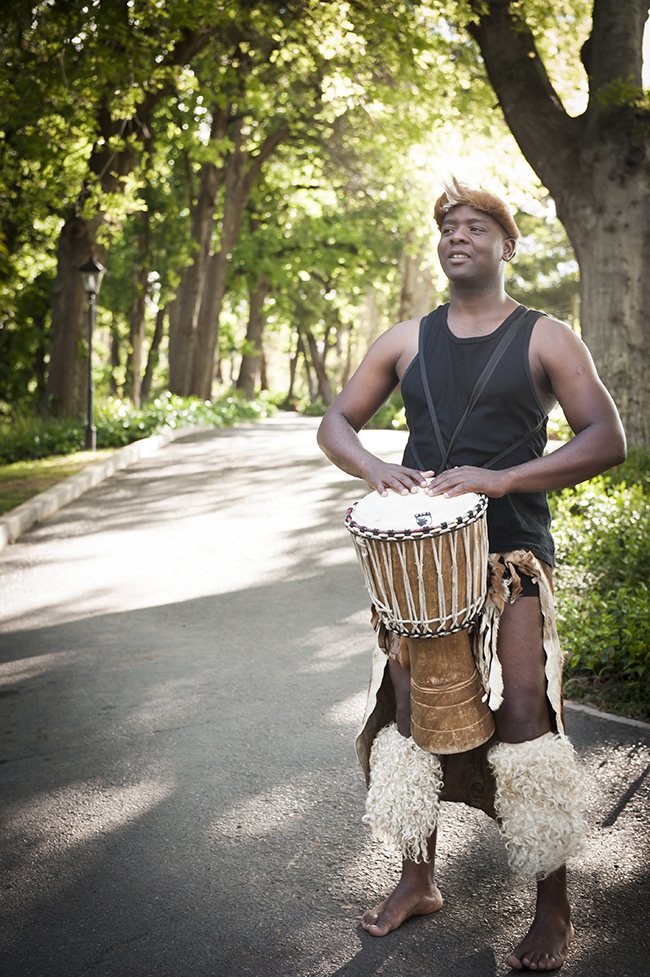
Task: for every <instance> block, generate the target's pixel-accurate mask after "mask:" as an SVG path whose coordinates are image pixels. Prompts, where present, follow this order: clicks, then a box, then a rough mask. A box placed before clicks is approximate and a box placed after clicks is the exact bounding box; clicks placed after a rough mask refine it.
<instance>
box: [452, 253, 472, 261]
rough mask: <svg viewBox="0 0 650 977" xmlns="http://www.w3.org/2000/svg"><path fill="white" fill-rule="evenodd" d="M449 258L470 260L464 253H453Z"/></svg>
mask: <svg viewBox="0 0 650 977" xmlns="http://www.w3.org/2000/svg"><path fill="white" fill-rule="evenodd" d="M449 258H450V260H451V259H452V258H469V255H468V254H465V252H464V251H452V252H451V254H450V255H449Z"/></svg>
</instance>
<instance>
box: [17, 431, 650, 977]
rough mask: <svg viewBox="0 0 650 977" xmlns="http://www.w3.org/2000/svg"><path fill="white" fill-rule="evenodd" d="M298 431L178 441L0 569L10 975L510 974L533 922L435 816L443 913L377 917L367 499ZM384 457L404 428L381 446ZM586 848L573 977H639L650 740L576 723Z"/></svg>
mask: <svg viewBox="0 0 650 977" xmlns="http://www.w3.org/2000/svg"><path fill="white" fill-rule="evenodd" d="M315 429H316V422H315V421H313V420H311V419H308V418H300V417H296V416H293V415H290V416H287V415H281V416H279V417H277V418H274V419H271V420H269V421H265V422H261V423H259V424H256V425H249V426H245V427H241V428H238V429H236V430H230V431H221V432H214V431H208V432H202V433H198V434H195V435H193V436H191V437H189V438H186V439H183V440H179V441H176V442H174V443H173V444H169V445H167V446H166V447H164V448H163V449H162V450H160V451H159V452H158V453H157V454H156V455H154V456H152V457H149V458H143V459H142V460H140V461H138V462H136V463H135V464H133V465H132V466H131V467H129V468H127V469H125V470H124V471H122V472H120V473H118V474H115V475H114V476H113V477H111V478H109V479H108V480H107V481H105V482H103V483H102V484H101V485H99V486H98V487H96V488H93V489H92V490H91V491H89V492H87V493H86V494H85V495H83V496H82V497H81V498H79V499H77V500H76V501H74V502H72V503H71V504H70V505H68V506H66V507H65V508H63V509H61V511H60V512H58V513H57V514H56V515H53V516H51V517H49V518H48V519H47V520H46V521H44V522H42V523H40V524H38V525H37V526H35V527H34V528H33V529H31V530H30V531H28V532H27V533H25V534H24V535H23V536H21V537H20V538H19V540H18V541H17V542H16V543H13V544H11V545H9V546H7V547H6V548H5V549H4V550H3V551H2V552H1V553H0V618H1V623H0V730H1V732H2V740H1V741H0V749H1V753H0V759H1V760H2V761H3V762H2V764H1V765H0V851H1V856H0V857H1V859H2V879H1V884H0V893H1V895H0V898H1V901H2V909H3V924H2V933H1V936H0V973H1V974H2V975H3V977H4V975H7V977H87V975H88V977H208V975H210V977H212V975H214V977H245V975H253V977H338V975H344V974H345V975H349V977H370V975H377V977H380V975H381V977H493V975H497V974H506V973H508V971H507V968H504V966H503V963H502V961H503V959H504V957H505V955H506V954H507V953H508V952H509V950H510V949H511V947H512V945H513V944H514V943H516V942H517V940H518V938H519V937H520V935H521V934H522V931H523V929H524V927H525V925H526V920H527V918H528V916H529V914H530V908H531V893H530V886H529V885H527V884H525V883H522V882H519V881H513V880H509V879H508V877H507V868H506V863H505V858H504V853H503V849H502V845H501V843H500V841H499V838H498V835H497V832H496V828H495V826H494V824H493V823H492V822H491V821H489V820H488V819H487V818H485V817H484V816H483V815H481V814H479V813H477V812H473V811H471V810H469V809H466V808H464V807H462V806H460V805H444V811H443V821H442V827H441V831H440V836H441V837H440V850H441V854H440V859H439V878H440V885H441V888H442V889H443V893H444V895H445V897H446V904H445V907H444V908H443V910H442V911H441V912H440V913H439V914H437V916H436V917H435V918H428V919H427V918H421V919H417V920H412V921H410V922H409V923H408V924H406V925H405V926H404V927H403V928H402V929H401V930H399V931H398V932H396V933H394V934H391V935H390V936H388V937H386V938H384V939H379V940H378V939H374V938H373V937H371V936H368V935H367V934H366V933H364V932H363V931H362V930H361V929H360V928H359V927H358V918H359V915H360V913H361V911H362V910H363V909H364V908H365V907H367V906H368V905H369V904H372V903H373V902H374V901H376V900H377V899H378V898H379V897H380V896H381V895H382V894H383V893H385V892H386V891H388V890H389V888H390V887H391V885H392V884H393V883H394V881H395V878H396V871H397V864H396V859H395V857H394V856H392V855H391V854H390V853H389V852H387V851H386V850H384V849H380V848H377V847H376V846H374V845H373V844H372V842H371V840H370V838H369V836H368V834H367V832H366V830H365V829H364V827H363V825H362V824H361V815H362V813H363V801H364V787H363V783H362V779H361V777H360V772H359V770H358V768H357V764H356V759H355V757H354V752H353V745H352V744H353V737H354V733H355V730H356V727H357V724H358V721H359V718H360V714H361V710H362V706H363V700H364V692H365V687H366V683H367V678H368V668H369V655H370V650H371V644H372V642H371V638H370V633H369V628H368V624H367V609H366V608H367V597H366V594H365V591H364V589H363V584H362V579H361V575H360V571H359V569H358V567H357V565H356V562H355V557H354V552H353V549H352V544H351V542H350V540H349V539H348V538H347V534H346V533H345V531H344V529H343V528H342V518H343V515H344V512H345V509H346V507H347V506H348V505H349V504H350V503H351V502H352V501H354V500H355V499H356V498H358V497H359V496H360V495H361V494H363V488H362V486H360V484H359V483H358V482H355V481H354V480H353V479H349V478H347V477H346V476H345V475H343V474H342V473H341V472H339V471H338V470H336V469H335V468H333V467H331V466H330V465H328V464H327V463H326V462H325V460H324V459H323V458H322V457H321V456H320V454H319V453H318V451H317V449H316V447H315V441H314V434H315ZM364 437H366V439H367V442H368V443H369V444H370V446H371V447H373V449H374V450H378V451H381V452H382V453H383V454H384V455H385V456H390V457H395V458H397V457H398V456H399V453H400V450H401V445H402V436H401V435H399V434H396V433H394V432H367V434H366V435H364ZM568 726H569V731H570V732H571V734H572V736H573V738H574V740H575V743H576V746H577V747H578V749H579V751H580V754H581V756H582V759H583V762H584V765H585V770H586V778H585V793H586V794H587V796H588V799H589V811H590V814H589V817H590V827H591V833H590V844H589V851H588V853H587V856H586V858H585V859H584V860H583V861H582V862H581V863H580V865H579V866H576V867H575V868H574V869H573V870H572V873H571V877H572V890H573V895H574V904H575V919H576V928H577V931H578V940H577V944H576V949H575V951H574V952H573V954H572V955H571V956H570V958H569V961H568V963H567V965H566V966H565V968H564V970H563V974H565V975H566V977H647V974H648V972H649V966H648V950H649V946H648V925H647V912H648V905H650V883H649V872H648V861H649V855H648V835H649V834H650V827H649V824H650V819H649V814H650V798H649V782H650V777H649V776H648V773H649V771H650V733H649V730H648V728H647V727H643V726H640V725H637V726H635V725H630V724H625V723H621V722H615V721H611V720H609V719H606V718H602V717H599V716H596V715H592V714H589V713H584V712H579V711H575V710H570V711H569V712H568Z"/></svg>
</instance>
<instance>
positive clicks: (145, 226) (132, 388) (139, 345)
mask: <svg viewBox="0 0 650 977" xmlns="http://www.w3.org/2000/svg"><path fill="white" fill-rule="evenodd" d="M134 220H135V222H136V227H137V233H136V243H135V262H134V267H133V299H132V301H131V308H130V309H129V351H128V354H127V358H126V380H125V384H124V394H125V396H126V397H129V399H130V400H131V402H132V403H133V406H134V407H139V406H140V389H141V387H142V362H143V359H144V340H145V336H146V328H147V321H146V315H145V313H146V307H147V290H148V286H149V267H148V253H149V215H148V213H147V211H141V212H140V213H138V214H136V215H135V218H134Z"/></svg>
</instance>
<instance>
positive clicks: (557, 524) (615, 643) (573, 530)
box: [551, 453, 650, 718]
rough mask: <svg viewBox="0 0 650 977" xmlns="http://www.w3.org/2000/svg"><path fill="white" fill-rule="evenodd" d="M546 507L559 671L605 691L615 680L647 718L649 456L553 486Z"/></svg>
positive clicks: (649, 709) (649, 678)
mask: <svg viewBox="0 0 650 977" xmlns="http://www.w3.org/2000/svg"><path fill="white" fill-rule="evenodd" d="M551 508H552V512H553V516H554V525H553V534H554V537H555V541H556V544H557V562H558V567H557V570H556V575H555V577H556V604H557V611H558V630H559V633H560V641H561V643H562V646H563V648H564V650H565V652H566V655H567V664H566V672H565V674H566V677H567V679H568V680H571V679H578V680H579V679H581V678H582V679H585V678H590V679H592V680H593V681H594V682H595V683H596V684H598V683H600V686H601V687H602V689H601V691H602V690H605V691H606V692H607V693H608V694H609V695H610V697H611V693H612V688H613V687H615V686H617V687H618V690H617V692H616V695H615V696H614V698H618V699H619V700H621V699H625V700H626V701H627V703H628V705H627V706H626V711H628V712H630V711H632V712H634V713H635V714H637V715H639V716H643V717H644V718H650V592H649V590H648V581H649V580H650V459H649V458H648V456H647V455H643V454H640V453H636V454H634V455H633V456H632V457H631V458H630V459H629V460H628V461H627V462H626V463H625V465H621V466H620V467H619V469H618V470H617V471H613V472H608V473H607V474H606V475H604V476H599V477H598V478H594V479H591V480H590V481H588V482H585V483H583V484H582V485H579V486H577V487H576V488H574V489H565V490H563V491H562V492H556V493H553V494H552V495H551ZM623 686H625V692H624V695H622V691H621V690H622V687H623ZM576 688H577V686H576V685H575V684H573V685H571V694H573V693H574V692H575V691H576ZM592 691H593V689H592ZM606 700H607V696H605V701H606ZM612 701H613V700H612ZM630 702H632V705H630Z"/></svg>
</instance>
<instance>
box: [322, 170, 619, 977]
mask: <svg viewBox="0 0 650 977" xmlns="http://www.w3.org/2000/svg"><path fill="white" fill-rule="evenodd" d="M435 217H436V222H437V224H438V227H439V229H440V241H439V245H438V256H439V260H440V263H441V266H442V269H443V271H444V273H445V275H446V276H447V278H448V279H449V285H450V301H449V304H448V306H443V307H441V308H440V309H438V310H436V311H435V312H434V313H431V314H430V315H429V316H427V317H425V319H424V320H423V321H422V323H420V322H419V321H418V320H415V319H412V320H409V321H407V322H401V323H399V324H398V325H396V326H394V327H393V328H391V329H389V330H388V331H387V332H386V333H384V334H383V335H382V336H381V337H380V338H379V339H378V340H377V341H376V343H375V344H374V345H373V346H372V347H371V349H370V350H369V352H368V354H367V355H366V357H365V359H364V360H363V363H362V364H361V366H360V367H359V369H358V370H357V372H356V373H355V375H354V376H353V377H352V379H351V380H350V381H349V383H348V384H347V386H346V387H345V389H344V390H343V391H342V392H341V393H340V394H339V396H338V397H337V398H336V400H335V401H334V403H333V405H332V406H331V408H330V409H329V411H328V413H327V415H326V416H325V418H324V419H323V421H322V424H321V427H320V430H319V434H318V441H319V445H320V447H321V448H322V450H323V451H324V452H325V454H326V455H327V456H328V457H329V458H330V460H331V461H333V462H334V464H336V465H337V466H338V467H339V468H341V469H342V470H343V471H345V472H348V473H349V474H350V475H354V476H356V477H358V478H362V479H364V480H365V481H366V482H367V483H368V485H369V486H370V487H371V488H372V489H375V490H376V491H377V492H379V494H380V495H383V496H385V495H387V493H388V490H389V489H390V490H393V491H395V492H398V493H401V494H403V495H406V494H407V493H409V492H417V491H418V490H425V491H426V492H427V493H428V494H429V495H432V496H435V495H441V494H446V495H448V496H454V495H459V494H462V493H465V492H479V493H484V494H485V495H487V496H488V499H489V503H488V535H489V548H490V572H491V586H490V598H489V600H488V604H489V605H490V608H491V614H492V617H493V618H494V620H493V622H492V623H493V625H494V627H493V629H492V636H493V637H492V650H493V651H494V652H495V653H494V654H492V655H491V653H490V648H489V647H488V648H484V649H483V660H482V662H481V666H482V667H481V673H482V676H483V678H484V683H485V685H486V689H487V691H488V692H489V694H490V705H491V707H492V708H493V709H494V718H495V724H496V737H495V742H494V745H491V747H490V752H489V754H488V756H489V763H490V767H491V770H492V772H493V775H494V779H495V782H496V805H495V806H496V813H497V816H498V823H499V828H500V830H501V833H502V834H503V836H504V838H505V841H506V848H507V850H508V855H509V860H510V864H511V866H512V867H513V868H515V869H516V870H520V871H522V872H524V873H529V874H532V875H533V876H535V877H536V879H537V904H536V912H535V918H534V920H533V922H532V924H531V926H530V929H529V930H528V932H527V934H526V935H525V936H524V938H523V940H522V941H521V942H520V943H519V944H518V946H516V947H515V948H514V950H513V952H512V953H511V954H510V956H509V957H508V960H507V963H508V965H509V966H510V967H514V968H517V969H521V968H529V969H531V970H540V971H541V970H552V969H555V968H557V967H560V966H562V964H563V963H564V960H565V959H566V956H567V952H568V949H569V944H570V942H571V939H572V936H573V927H572V924H571V919H570V909H569V901H568V894H567V885H566V867H565V864H564V862H565V860H566V858H567V857H568V856H570V855H573V854H576V853H577V852H578V851H579V850H580V848H581V844H582V834H583V829H584V822H583V819H582V815H581V812H580V803H579V802H580V784H579V779H578V774H577V769H576V767H575V763H574V758H573V755H572V747H571V744H570V743H569V741H568V740H567V738H566V736H565V734H564V727H563V718H562V703H561V655H560V651H559V647H558V644H557V634H556V631H555V625H554V621H553V611H552V597H551V583H550V580H551V569H550V567H551V565H552V564H553V562H554V556H553V552H554V551H553V542H552V538H551V536H550V531H549V527H550V517H549V514H548V506H547V503H546V492H547V491H548V490H551V489H560V488H564V487H566V486H569V485H574V484H576V483H578V482H580V481H583V480H584V479H587V478H590V477H592V476H594V475H596V474H598V473H600V472H602V471H605V470H606V469H608V468H610V467H612V466H613V465H616V464H618V463H620V462H621V461H622V460H623V458H624V457H625V436H624V432H623V429H622V425H621V422H620V419H619V416H618V413H617V410H616V407H615V405H614V403H613V401H612V399H611V397H610V396H609V394H608V392H607V390H606V389H605V387H604V386H603V384H602V383H601V381H600V379H599V377H598V375H597V373H596V370H595V367H594V364H593V361H592V359H591V356H590V354H589V352H588V350H587V348H586V347H585V345H584V344H583V343H582V341H581V340H580V339H579V338H578V337H577V336H576V335H575V333H573V332H572V330H571V329H569V328H568V327H567V326H566V325H564V324H563V323H561V322H559V321H557V320H556V319H553V318H550V317H548V316H546V315H544V314H541V313H533V312H531V311H529V310H525V309H523V307H521V306H519V305H518V303H517V302H516V301H515V300H514V299H512V298H511V297H510V296H509V295H508V294H507V293H506V291H505V287H504V270H505V265H506V262H508V261H510V260H511V258H513V256H514V254H515V250H516V243H517V238H518V236H519V231H518V228H517V226H516V224H515V221H514V219H513V217H512V215H511V213H510V212H509V210H508V208H507V206H506V204H505V203H504V202H503V201H502V200H501V199H500V198H499V197H496V196H495V195H493V194H490V193H487V192H485V191H482V190H474V189H471V188H469V187H467V186H464V185H461V184H459V183H458V182H457V181H456V180H454V181H453V182H452V184H451V185H450V186H448V187H447V188H445V192H444V193H443V194H442V196H441V197H440V198H439V199H438V201H437V202H436V205H435ZM506 333H507V334H508V335H509V338H508V340H505V339H503V337H504V335H505V334H506ZM502 339H503V343H502ZM501 346H504V347H505V351H504V350H503V349H500V351H499V353H496V349H497V347H501ZM493 355H494V356H495V357H496V358H497V363H496V366H494V367H493V369H492V373H491V375H490V376H489V378H488V379H487V380H486V382H485V385H484V387H483V389H482V390H481V391H480V392H479V394H478V395H477V396H475V397H474V400H475V403H474V406H473V408H472V410H471V411H470V412H469V415H468V416H467V417H466V418H465V419H464V422H463V423H462V424H460V425H459V423H458V422H459V420H460V418H461V416H462V414H463V412H464V410H465V408H466V406H467V401H468V399H470V397H472V394H474V393H475V389H474V384H475V383H476V381H477V379H478V378H479V376H480V375H481V373H482V371H483V370H484V368H485V367H486V364H487V363H488V362H489V361H490V360H491V357H493ZM499 356H500V359H499V358H498V357H499ZM398 384H399V385H400V386H401V391H402V396H403V399H404V403H405V407H406V415H407V422H408V427H409V432H410V437H409V443H408V446H407V449H406V452H405V455H404V458H403V464H401V465H396V464H387V463H385V462H383V461H382V460H381V459H379V458H377V457H376V456H374V455H372V454H371V453H370V452H369V451H367V450H366V449H365V448H364V447H363V446H362V444H361V441H360V439H359V437H358V432H359V431H360V430H361V428H363V426H364V425H365V424H366V423H367V422H368V421H369V420H370V418H371V417H372V416H373V414H374V413H375V412H376V411H377V410H378V409H379V407H380V406H381V405H382V404H383V403H384V402H385V400H386V399H387V398H388V396H389V395H390V394H391V392H392V391H393V390H394V388H395V387H396V385H398ZM427 386H428V387H429V391H428V392H427V390H426V387H427ZM427 399H429V400H430V401H432V403H431V404H429V403H428V400H427ZM556 402H559V403H560V405H561V406H562V408H563V410H564V414H565V416H566V418H567V421H568V423H569V425H570V427H571V429H572V431H573V432H574V437H573V438H572V440H570V441H568V442H567V443H566V444H564V445H563V446H562V447H560V448H558V449H557V450H555V451H553V452H552V453H549V454H548V455H544V454H543V451H544V446H545V443H546V427H545V419H546V416H547V415H548V412H549V411H550V410H551V409H552V407H553V406H554V405H555V403H556ZM434 415H435V416H434ZM436 425H438V427H439V432H440V434H439V435H438V434H436V433H435V432H436ZM457 429H459V430H457ZM450 448H451V450H449V449H450ZM445 454H448V457H447V458H445V457H444V456H445ZM425 487H426V488H425ZM497 619H498V620H497ZM497 624H498V630H497V628H496V625H497ZM495 634H496V635H497V637H494V635H495ZM489 643H490V642H489V641H488V645H489ZM382 644H383V648H384V651H385V652H387V655H384V656H383V658H382V656H381V655H380V656H379V657H380V659H381V660H380V663H379V669H380V671H381V670H383V669H384V667H385V668H387V669H388V673H389V675H390V680H391V682H392V686H393V691H394V701H395V715H394V717H393V718H394V720H395V722H394V723H393V724H390V725H386V724H385V725H384V728H383V729H381V730H380V731H379V732H378V733H377V735H374V734H373V735H372V739H373V743H372V752H371V753H370V760H369V769H370V773H369V785H370V787H369V793H368V808H367V815H366V820H368V821H369V822H370V824H371V826H373V827H375V828H377V829H378V830H379V831H380V832H381V831H382V824H384V822H385V818H384V814H385V811H384V810H383V808H381V805H382V804H383V803H384V801H385V796H384V795H385V794H386V791H388V794H389V795H390V796H389V797H388V803H389V806H390V809H391V818H392V820H391V826H392V827H391V828H390V830H391V831H393V834H394V837H395V840H396V842H397V844H398V846H399V847H401V850H402V858H403V862H402V866H403V867H402V875H401V878H400V881H399V883H398V885H397V887H396V888H395V890H394V891H393V892H392V893H391V895H390V896H389V897H388V898H387V899H386V900H385V901H384V902H382V903H381V904H380V905H379V906H377V907H376V908H375V909H373V910H371V911H369V912H367V913H365V915H364V916H363V919H362V925H363V927H364V928H365V929H366V930H367V931H368V932H369V933H371V934H372V935H374V936H384V935H385V934H386V933H388V932H390V931H391V930H393V929H395V928H396V927H398V926H399V925H400V924H401V923H402V922H403V921H404V920H405V919H407V918H409V917H410V916H413V915H424V914H427V913H433V912H435V911H436V910H438V909H439V908H440V907H441V905H442V896H441V894H440V891H439V890H438V888H437V886H436V885H435V882H434V874H433V872H434V856H435V842H436V832H435V817H436V814H435V812H437V805H438V799H439V793H440V791H439V787H440V776H439V775H440V772H441V770H440V767H439V765H438V766H436V764H437V763H438V761H437V758H436V757H435V756H434V755H433V754H426V753H425V751H422V750H419V748H418V747H417V746H415V744H414V743H413V740H412V739H411V738H410V700H409V688H410V679H409V673H408V669H407V668H406V667H404V666H405V664H406V663H405V662H404V660H403V658H401V657H400V653H399V651H398V650H397V642H396V641H394V640H391V636H390V635H388V637H386V635H384V640H383V642H382ZM380 684H381V683H380V681H376V680H375V677H373V681H372V683H371V690H372V689H373V688H374V690H375V691H374V692H373V693H372V695H373V696H375V698H376V695H377V694H378V693H377V689H378V687H379V685H380ZM382 687H383V686H382ZM391 702H392V699H391ZM373 707H374V699H373V702H372V703H370V705H369V708H368V709H367V711H366V718H367V717H368V716H369V714H370V712H371V711H372V708H373ZM407 754H408V755H407ZM413 754H415V755H416V757H417V762H418V763H421V764H423V766H426V765H427V764H429V767H430V772H429V773H427V774H426V777H425V780H426V778H427V777H428V778H429V779H428V781H427V783H429V784H430V786H428V787H426V788H425V787H422V788H421V790H422V791H423V792H424V793H423V797H422V801H423V803H422V805H420V806H421V807H424V808H425V809H427V810H428V812H429V817H428V820H427V819H425V820H424V821H423V825H425V827H422V825H421V826H420V827H419V828H417V830H419V831H420V832H421V834H422V837H423V838H424V839H425V840H424V842H423V843H421V845H420V850H419V852H415V853H414V851H413V847H412V844H411V843H410V842H409V843H408V844H406V843H404V838H406V837H409V838H411V837H412V830H411V827H412V826H411V825H401V824H399V823H397V822H399V819H400V817H402V818H403V819H406V818H407V815H406V814H404V815H401V814H400V813H399V812H400V811H401V810H406V807H405V806H403V805H402V801H403V797H402V795H403V794H404V784H403V780H404V778H405V777H406V776H407V775H406V774H405V773H404V771H406V770H410V769H411V767H410V766H409V764H410V763H411V760H412V755H413ZM400 771H401V772H400ZM373 783H375V784H379V783H381V785H382V786H381V790H380V791H379V790H378V789H375V790H373ZM411 787H412V785H411ZM409 789H410V787H409ZM417 789H418V790H420V787H418V788H417ZM427 791H428V792H429V793H428V794H427V793H426V792H427ZM379 793H381V794H382V797H383V799H378V798H379ZM407 806H408V805H407ZM432 811H433V812H434V814H433V817H431V812H432ZM551 814H552V817H551ZM408 817H409V818H410V817H411V814H409V815H408ZM382 818H384V821H382ZM396 819H397V820H396ZM389 820H390V819H389ZM551 822H552V826H551V827H549V825H551ZM384 833H385V831H384ZM414 855H415V857H414Z"/></svg>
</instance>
